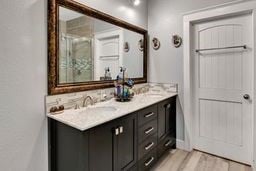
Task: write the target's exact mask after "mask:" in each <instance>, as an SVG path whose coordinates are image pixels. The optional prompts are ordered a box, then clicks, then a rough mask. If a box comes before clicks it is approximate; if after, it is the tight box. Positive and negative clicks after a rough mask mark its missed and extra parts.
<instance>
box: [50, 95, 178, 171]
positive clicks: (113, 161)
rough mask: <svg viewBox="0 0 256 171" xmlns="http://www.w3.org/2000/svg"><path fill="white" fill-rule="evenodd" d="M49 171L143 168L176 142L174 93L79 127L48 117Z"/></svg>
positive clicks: (150, 164) (112, 170) (124, 170)
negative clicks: (119, 115)
mask: <svg viewBox="0 0 256 171" xmlns="http://www.w3.org/2000/svg"><path fill="white" fill-rule="evenodd" d="M49 128H50V129H49V141H50V145H49V152H50V170H51V171H71V170H72V171H103V170H104V171H138V170H141V171H144V170H149V169H150V168H151V167H152V166H153V165H154V164H155V163H156V162H157V160H158V159H159V157H161V156H162V155H163V154H164V153H165V152H166V151H168V150H169V149H170V148H173V147H175V145H176V97H172V98H170V99H167V100H164V101H162V102H159V103H158V104H155V105H152V106H149V107H147V108H144V109H142V110H139V111H137V112H135V113H132V114H128V115H126V116H125V117H122V118H119V119H115V120H113V121H110V122H108V123H105V124H102V125H99V126H97V127H94V128H91V129H89V130H87V131H80V130H78V129H75V128H72V127H70V126H67V125H65V124H62V123H60V122H57V121H55V120H52V119H49Z"/></svg>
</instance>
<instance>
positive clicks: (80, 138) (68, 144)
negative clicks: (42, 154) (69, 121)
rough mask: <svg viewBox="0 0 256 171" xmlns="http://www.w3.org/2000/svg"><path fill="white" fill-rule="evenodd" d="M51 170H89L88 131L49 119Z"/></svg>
mask: <svg viewBox="0 0 256 171" xmlns="http://www.w3.org/2000/svg"><path fill="white" fill-rule="evenodd" d="M49 127H50V133H49V140H50V145H49V149H50V151H49V153H50V164H51V165H50V170H51V171H71V170H74V171H88V170H89V163H88V161H89V153H88V138H89V136H88V132H82V131H79V130H77V129H75V128H72V127H70V126H67V125H65V124H62V123H60V122H57V121H54V120H51V119H50V120H49Z"/></svg>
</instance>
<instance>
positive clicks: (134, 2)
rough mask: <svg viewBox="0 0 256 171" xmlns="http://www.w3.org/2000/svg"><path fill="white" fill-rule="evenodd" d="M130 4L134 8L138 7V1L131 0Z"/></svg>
mask: <svg viewBox="0 0 256 171" xmlns="http://www.w3.org/2000/svg"><path fill="white" fill-rule="evenodd" d="M131 3H132V4H133V5H134V6H138V5H140V0H131Z"/></svg>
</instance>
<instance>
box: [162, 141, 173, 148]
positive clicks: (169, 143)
mask: <svg viewBox="0 0 256 171" xmlns="http://www.w3.org/2000/svg"><path fill="white" fill-rule="evenodd" d="M171 143H172V140H169V141H167V142H166V143H165V144H164V146H165V147H168V146H169V145H171Z"/></svg>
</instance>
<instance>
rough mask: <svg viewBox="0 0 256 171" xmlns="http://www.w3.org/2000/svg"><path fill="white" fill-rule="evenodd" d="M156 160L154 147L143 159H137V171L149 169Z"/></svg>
mask: <svg viewBox="0 0 256 171" xmlns="http://www.w3.org/2000/svg"><path fill="white" fill-rule="evenodd" d="M156 161H157V152H156V149H154V150H152V151H151V152H150V153H148V154H147V155H146V156H145V157H144V158H143V159H141V160H140V161H139V171H146V170H149V169H150V168H151V167H152V166H153V165H154V164H155V163H156Z"/></svg>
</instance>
